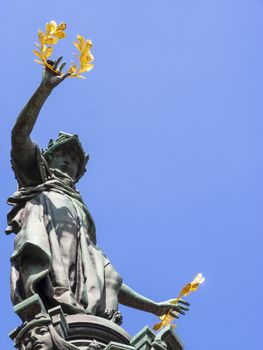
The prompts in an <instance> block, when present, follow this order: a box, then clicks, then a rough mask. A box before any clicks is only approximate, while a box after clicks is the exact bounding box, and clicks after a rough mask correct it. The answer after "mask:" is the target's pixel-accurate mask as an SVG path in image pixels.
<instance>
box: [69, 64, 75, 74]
mask: <svg viewBox="0 0 263 350" xmlns="http://www.w3.org/2000/svg"><path fill="white" fill-rule="evenodd" d="M76 70H77V66H76V65H72V66H70V67H69V69H68V73H70V74H73V73H75V72H76Z"/></svg>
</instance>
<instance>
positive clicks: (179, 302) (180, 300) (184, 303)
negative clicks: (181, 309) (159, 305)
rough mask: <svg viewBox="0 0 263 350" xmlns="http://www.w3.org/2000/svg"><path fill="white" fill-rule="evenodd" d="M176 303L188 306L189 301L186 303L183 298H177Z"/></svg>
mask: <svg viewBox="0 0 263 350" xmlns="http://www.w3.org/2000/svg"><path fill="white" fill-rule="evenodd" d="M178 304H183V305H186V306H190V303H188V302H187V301H185V300H183V299H179V301H178Z"/></svg>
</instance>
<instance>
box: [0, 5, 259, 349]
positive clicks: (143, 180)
mask: <svg viewBox="0 0 263 350" xmlns="http://www.w3.org/2000/svg"><path fill="white" fill-rule="evenodd" d="M2 13H3V16H2V20H1V23H0V28H1V39H2V40H1V42H2V64H1V67H2V69H1V97H2V98H1V100H2V103H1V111H2V116H3V117H2V127H1V138H0V149H1V153H0V157H1V164H2V168H1V169H2V171H1V173H0V180H1V184H2V187H1V194H0V195H1V200H0V203H1V204H0V209H1V210H0V222H1V230H2V232H3V231H4V228H5V225H6V213H7V211H8V207H7V205H6V204H5V200H6V198H7V197H8V196H9V195H10V194H11V193H12V192H14V190H15V189H16V183H15V180H14V176H13V173H12V171H11V169H10V164H9V152H10V131H11V128H12V125H13V124H14V122H15V119H16V117H17V115H18V113H19V112H20V110H21V108H22V106H23V105H24V104H25V103H26V101H27V100H28V98H29V97H30V95H31V94H32V93H33V91H34V90H35V89H36V87H37V86H38V84H39V81H40V77H41V67H40V66H38V65H37V64H36V63H34V61H33V60H34V57H33V53H32V50H33V49H34V44H33V42H34V41H36V40H37V29H38V28H39V27H40V28H44V25H45V23H46V22H48V21H50V20H51V19H55V20H56V21H58V22H61V21H65V22H66V23H67V24H68V29H67V38H66V39H64V42H61V43H59V44H58V45H57V46H56V47H55V57H56V54H57V55H59V54H61V53H63V54H64V55H65V58H66V59H67V61H68V62H69V60H70V59H71V58H72V52H73V51H74V48H73V45H72V41H73V40H74V39H75V35H76V34H78V33H80V34H83V35H85V36H87V37H89V38H91V39H92V40H93V43H94V48H93V50H92V52H93V54H94V56H95V61H94V64H95V69H94V70H93V71H92V72H90V73H88V74H87V80H86V81H82V80H78V79H68V80H66V81H64V83H63V85H61V86H59V87H58V88H57V89H56V90H55V91H54V93H53V94H52V95H51V96H50V98H49V100H48V101H47V103H46V104H45V106H44V108H43V110H42V112H41V114H40V118H39V121H38V123H37V125H36V127H35V130H34V132H33V135H32V137H33V139H34V140H35V141H36V142H37V143H38V144H39V145H40V146H41V147H46V145H47V142H48V140H49V138H55V137H56V136H57V134H58V132H59V131H60V130H63V131H65V132H71V133H77V134H78V135H79V137H80V139H81V141H82V143H83V146H84V148H85V149H86V150H87V152H88V153H89V154H90V162H89V166H88V172H87V174H86V176H85V177H84V178H83V179H82V180H81V181H80V183H79V186H78V188H79V190H80V191H81V193H82V195H83V197H84V199H85V201H86V203H87V205H88V207H89V209H90V211H91V213H92V215H93V217H94V220H95V222H96V225H97V235H98V242H99V245H100V247H101V248H102V249H103V250H104V252H105V253H106V254H107V256H108V257H109V258H110V260H111V261H112V263H113V265H114V266H115V267H116V269H117V270H118V271H119V272H120V274H121V275H122V276H123V279H124V281H125V282H126V283H127V284H129V285H130V286H131V287H133V288H134V289H136V290H137V291H138V292H141V293H142V294H144V295H146V296H148V297H150V298H152V299H154V300H159V301H162V300H167V299H169V298H174V297H176V296H177V294H178V292H179V290H180V288H181V287H182V286H183V285H184V284H185V283H186V282H189V281H190V280H191V279H192V278H193V277H194V276H195V275H196V273H198V272H202V273H203V274H204V275H205V277H206V282H205V283H204V285H202V287H201V288H200V290H199V291H198V292H196V293H195V294H192V295H190V296H189V298H188V299H187V300H189V301H190V302H191V311H190V312H189V314H188V315H187V316H185V317H184V318H182V319H180V320H179V321H178V322H177V324H178V328H177V332H178V334H179V336H180V337H181V339H182V341H183V343H184V344H185V349H202V350H211V349H213V350H219V349H222V348H224V349H239V350H243V349H247V348H253V350H260V349H262V344H263V326H262V310H263V300H262V288H263V282H262V274H263V271H262V270H263V269H262V246H263V239H262V226H263V221H262V198H263V186H262V172H263V162H262V146H263V138H262V132H263V121H262V111H263V99H262V92H263V89H262V88H263V50H262V35H263V29H262V23H263V1H262V0H249V1H248V0H247V1H245V0H212V1H211V0H200V1H194V0H184V1H180V0H165V1H163V2H161V1H155V0H151V1H150V0H145V1H138V0H133V1H120V0H110V1H105V0H104V1H102V0H97V1H96V2H95V1H89V0H86V1H80V0H75V1H74V2H73V3H72V2H66V1H64V2H62V1H60V0H58V1H56V2H53V3H45V2H42V3H36V2H35V1H32V0H29V1H20V2H19V1H12V2H5V3H4V4H3V5H2ZM13 239H14V237H13V236H8V237H6V236H5V235H4V234H2V235H1V247H2V249H1V251H2V253H1V257H0V259H1V264H0V266H1V299H0V300H1V308H0V309H1V329H0V333H1V334H0V343H1V349H6V350H9V349H12V343H11V341H10V340H9V339H8V336H7V333H8V332H9V331H10V330H12V329H13V328H15V327H16V326H17V325H18V324H19V320H18V318H17V317H16V316H15V315H14V313H13V311H12V306H11V303H10V300H9V257H10V255H11V253H12V247H13ZM121 309H122V312H123V315H124V324H123V327H124V328H125V329H126V330H127V331H128V332H129V333H130V334H131V335H135V334H136V333H137V332H138V331H139V330H140V329H141V328H143V327H144V326H145V325H149V326H152V325H153V324H154V323H156V322H157V321H158V319H157V318H156V317H155V316H154V315H151V314H147V313H143V312H140V311H137V310H132V309H128V308H124V307H123V308H121Z"/></svg>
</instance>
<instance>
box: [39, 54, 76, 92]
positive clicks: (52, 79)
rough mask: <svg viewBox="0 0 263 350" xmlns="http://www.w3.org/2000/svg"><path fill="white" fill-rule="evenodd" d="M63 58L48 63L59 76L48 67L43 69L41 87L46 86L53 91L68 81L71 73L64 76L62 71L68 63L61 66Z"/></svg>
mask: <svg viewBox="0 0 263 350" xmlns="http://www.w3.org/2000/svg"><path fill="white" fill-rule="evenodd" d="M62 58H63V57H62V56H60V57H59V58H58V59H57V60H56V61H53V60H48V63H49V64H50V65H51V66H52V67H53V68H54V69H55V70H56V71H58V72H59V74H56V73H55V72H53V71H52V70H51V69H49V68H48V67H44V69H43V75H42V82H41V85H42V86H45V87H47V88H49V89H53V88H54V87H56V86H57V85H58V84H60V83H61V82H62V81H63V80H64V79H66V78H67V77H68V76H69V75H70V73H68V72H67V73H65V74H62V69H63V68H64V67H65V65H66V62H63V63H61V64H60V62H61V60H62Z"/></svg>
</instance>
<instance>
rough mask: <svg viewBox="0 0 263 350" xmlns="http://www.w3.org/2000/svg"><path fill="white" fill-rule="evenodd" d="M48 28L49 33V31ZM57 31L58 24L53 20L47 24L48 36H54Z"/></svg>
mask: <svg viewBox="0 0 263 350" xmlns="http://www.w3.org/2000/svg"><path fill="white" fill-rule="evenodd" d="M47 28H48V31H47ZM56 29H57V23H56V22H55V21H54V20H53V21H50V22H49V23H47V24H46V35H49V34H52V33H53V32H54V31H55V30H56Z"/></svg>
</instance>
